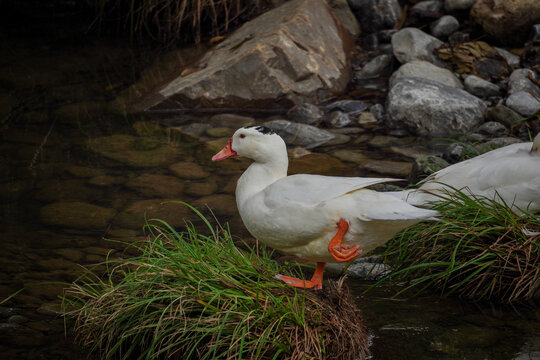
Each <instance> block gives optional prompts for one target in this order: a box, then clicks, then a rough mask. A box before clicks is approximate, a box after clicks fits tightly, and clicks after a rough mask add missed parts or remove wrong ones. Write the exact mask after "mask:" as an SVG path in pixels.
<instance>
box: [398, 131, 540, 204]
mask: <svg viewBox="0 0 540 360" xmlns="http://www.w3.org/2000/svg"><path fill="white" fill-rule="evenodd" d="M539 148H540V134H538V135H536V137H535V138H534V141H533V142H532V143H531V142H527V143H519V144H512V145H508V146H505V147H502V148H499V149H496V150H492V151H489V152H487V153H485V154H482V155H479V156H476V157H474V158H472V159H469V160H465V161H462V162H460V163H457V164H454V165H451V166H448V167H446V168H444V169H442V170H440V171H437V172H436V173H434V174H432V175H430V176H429V177H427V178H426V179H425V180H423V181H422V186H420V187H419V188H418V189H412V190H405V191H402V192H393V193H392V194H393V195H395V196H397V197H399V198H400V199H402V200H405V201H407V202H408V203H409V204H412V205H416V206H422V205H427V204H428V202H430V201H437V200H440V199H441V197H440V195H445V194H449V193H452V192H453V191H454V189H452V188H455V189H458V190H461V191H463V192H465V193H469V194H472V195H480V196H485V197H488V198H490V199H495V200H497V201H501V200H502V201H504V202H505V203H506V204H508V206H511V207H513V209H514V210H515V211H517V212H519V210H520V209H521V210H526V211H529V212H536V211H539V210H540V151H539V150H538V149H539ZM447 185H449V186H450V187H449V186H447ZM497 194H498V195H497Z"/></svg>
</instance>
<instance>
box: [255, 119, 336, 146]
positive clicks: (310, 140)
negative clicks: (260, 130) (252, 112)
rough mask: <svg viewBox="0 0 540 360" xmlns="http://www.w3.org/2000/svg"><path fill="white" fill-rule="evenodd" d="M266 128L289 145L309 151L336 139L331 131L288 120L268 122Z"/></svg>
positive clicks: (265, 124)
mask: <svg viewBox="0 0 540 360" xmlns="http://www.w3.org/2000/svg"><path fill="white" fill-rule="evenodd" d="M264 126H266V127H269V128H271V129H272V130H274V131H275V132H277V133H278V134H279V135H280V136H281V137H282V138H283V140H284V141H285V143H286V144H287V145H293V146H303V147H305V148H307V149H311V148H315V147H318V146H321V145H323V144H326V143H328V142H329V141H330V140H333V139H335V138H336V135H335V134H332V133H331V132H329V131H326V130H322V129H319V128H316V127H315V126H311V125H307V124H298V123H294V122H291V121H288V120H272V121H267V122H265V123H264Z"/></svg>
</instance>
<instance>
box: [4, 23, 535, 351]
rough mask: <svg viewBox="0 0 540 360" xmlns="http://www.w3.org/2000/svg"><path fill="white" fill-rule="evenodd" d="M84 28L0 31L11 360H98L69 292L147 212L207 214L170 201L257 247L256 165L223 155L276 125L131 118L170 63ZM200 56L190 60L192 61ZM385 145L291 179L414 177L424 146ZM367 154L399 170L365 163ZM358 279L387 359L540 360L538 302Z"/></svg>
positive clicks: (365, 143)
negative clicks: (413, 154)
mask: <svg viewBox="0 0 540 360" xmlns="http://www.w3.org/2000/svg"><path fill="white" fill-rule="evenodd" d="M70 26H71V27H70V28H69V29H70V30H66V28H63V27H60V26H58V24H56V26H54V27H52V28H43V27H38V28H33V29H32V28H31V27H30V28H20V27H19V28H13V29H10V31H5V32H3V33H2V34H1V35H0V39H1V41H0V50H1V53H2V54H3V56H2V58H1V60H0V119H1V121H2V123H1V125H2V128H1V134H0V136H1V139H2V141H1V144H0V199H1V201H2V207H1V217H0V227H1V230H0V233H1V234H0V236H1V238H0V241H1V246H2V251H1V252H0V301H2V299H6V298H7V297H9V296H10V295H11V294H14V293H16V292H17V291H19V290H21V289H24V290H23V291H21V292H20V293H18V294H17V295H16V296H14V297H12V298H10V299H8V300H6V301H4V302H3V303H2V304H1V305H0V354H2V356H1V358H2V359H73V358H76V357H78V356H87V351H86V350H85V349H84V348H82V347H80V346H79V345H77V344H76V343H75V341H74V337H73V334H72V332H71V328H70V324H67V325H65V324H64V321H63V319H62V318H61V317H60V316H59V308H58V304H59V300H58V298H59V296H61V294H62V291H63V288H64V287H65V284H66V283H69V282H71V281H73V280H74V279H75V278H76V277H77V276H78V275H79V274H81V272H82V271H83V268H84V267H85V266H91V265H92V264H96V263H99V262H101V261H103V260H105V258H106V257H115V256H121V255H122V254H123V250H125V247H126V245H125V244H126V243H130V242H134V241H138V240H140V239H141V238H142V237H143V232H142V225H143V222H144V218H145V215H146V216H147V217H150V218H151V217H157V218H163V219H165V220H167V221H168V222H170V223H171V224H172V225H176V226H181V225H182V224H183V221H184V220H183V219H184V218H191V219H192V218H193V215H192V214H190V213H189V212H187V210H186V209H185V208H183V207H182V206H179V205H173V204H168V205H162V203H163V202H164V201H166V200H182V201H186V202H189V203H191V204H194V205H196V206H198V207H199V208H201V209H205V205H208V206H209V207H210V208H212V210H213V212H214V214H215V215H216V217H217V218H218V219H219V220H220V221H221V222H226V221H228V222H229V223H230V224H231V229H232V232H233V234H234V235H236V236H241V237H246V238H247V237H249V234H248V233H247V232H246V230H245V229H244V228H243V226H242V223H241V220H240V219H239V217H238V215H237V211H236V205H235V201H234V186H235V181H236V179H237V178H238V176H239V175H240V174H241V172H242V171H243V169H245V168H246V167H247V165H248V162H247V161H245V160H230V161H228V162H223V163H217V164H215V163H212V162H211V161H210V157H211V155H212V154H213V153H215V152H216V151H217V150H218V149H220V148H221V146H223V144H224V142H226V139H227V137H228V136H229V135H230V134H231V133H232V131H234V129H235V128H236V127H238V126H240V125H244V124H248V123H252V122H256V123H260V122H262V121H264V120H265V119H264V118H262V117H257V116H253V117H245V116H236V115H220V114H210V115H208V114H207V115H206V116H193V115H190V116H186V115H175V116H174V117H169V118H168V119H160V120H157V119H155V118H152V117H151V116H149V115H137V116H128V117H124V116H122V115H119V113H118V106H116V105H114V104H115V103H113V102H112V101H113V100H114V99H115V97H116V96H117V95H118V94H120V93H122V91H123V90H124V89H126V88H127V87H128V86H129V85H131V84H132V83H134V82H135V81H137V79H139V77H140V75H141V72H142V71H143V70H144V69H145V68H146V67H147V66H148V64H150V63H151V62H152V60H153V59H154V58H155V56H156V54H155V53H153V52H151V51H144V50H141V49H137V50H135V49H133V48H132V47H130V46H129V45H128V44H127V43H125V42H114V41H106V40H94V39H90V38H87V37H86V36H84V35H83V34H84V28H81V29H78V30H77V29H74V28H73V27H72V24H70ZM38 30H39V31H38ZM197 52H198V51H196V50H189V51H188V50H186V54H188V55H186V58H187V59H189V58H190V56H191V57H192V56H194V55H193V54H196V53H197ZM186 61H188V60H186ZM113 105H114V106H113ZM244 115H245V114H244ZM199 123H209V124H211V127H209V128H206V127H204V126H203V125H196V124H199ZM160 124H161V125H160ZM164 124H165V125H164ZM194 124H195V125H194ZM230 124H234V125H230ZM188 134H191V135H192V136H189V135H188ZM381 135H384V134H383V133H381V132H380V131H379V130H377V129H367V130H363V133H362V134H360V135H353V137H354V139H355V140H353V141H351V142H349V143H348V144H345V145H340V146H331V147H325V148H322V149H321V150H317V151H316V152H315V153H313V154H310V155H307V156H303V157H297V158H295V159H293V160H292V163H291V172H312V173H322V174H331V175H348V176H358V175H362V176H365V175H379V176H380V175H381V173H385V172H386V173H387V174H390V175H397V174H399V172H400V171H403V168H405V169H408V167H407V166H409V165H410V163H411V159H410V158H407V157H405V156H403V154H404V153H406V151H403V148H405V147H406V146H407V145H408V144H409V145H410V144H416V139H410V138H400V139H398V140H397V141H398V145H399V146H402V147H403V148H402V149H401V151H400V150H399V149H398V150H396V149H395V148H394V149H392V148H391V147H390V146H389V143H388V138H386V137H384V136H381ZM411 148H412V147H411ZM344 150H347V151H349V152H347V151H344ZM351 150H354V151H355V152H353V153H351V152H350V151H351ZM359 154H360V155H359ZM400 154H401V155H400ZM362 155H363V156H364V157H368V158H371V159H377V160H394V161H396V162H393V163H384V162H380V163H379V167H376V166H371V167H362V166H360V165H359V162H361V161H359V160H358V158H359V157H361V156H362ZM291 157H294V153H293V152H291ZM362 161H363V160H362ZM385 165H386V166H388V169H387V171H386V170H384V169H381V166H382V167H384V166H385ZM392 166H393V167H394V168H392V169H390V168H391V167H392ZM372 171H378V172H377V173H375V172H372ZM206 213H208V211H206ZM348 283H349V286H350V288H351V291H353V293H354V294H356V296H357V301H358V306H359V307H360V308H361V309H362V310H363V312H364V316H365V318H366V322H367V326H368V327H369V329H370V333H371V340H372V346H371V349H372V352H373V358H374V359H501V360H503V359H504V360H506V359H534V358H540V322H539V321H538V320H539V317H540V313H539V312H538V311H537V310H536V309H535V308H534V307H533V306H530V307H528V306H521V307H519V308H512V309H509V308H501V307H497V306H492V305H489V304H482V305H475V304H470V303H467V302H464V301H460V300H458V299H445V298H443V299H441V298H439V297H436V296H427V297H417V298H413V299H405V298H397V299H394V298H392V295H393V294H394V290H393V289H391V288H387V287H381V288H378V289H376V290H375V291H372V292H369V293H368V294H366V295H364V294H363V290H365V289H366V288H367V287H368V286H369V285H370V284H369V283H367V282H361V281H358V280H349V281H348Z"/></svg>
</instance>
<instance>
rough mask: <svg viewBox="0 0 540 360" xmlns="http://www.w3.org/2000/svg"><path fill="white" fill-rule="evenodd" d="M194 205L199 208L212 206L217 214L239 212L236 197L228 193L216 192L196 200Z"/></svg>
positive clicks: (230, 214) (229, 214)
mask: <svg viewBox="0 0 540 360" xmlns="http://www.w3.org/2000/svg"><path fill="white" fill-rule="evenodd" d="M193 205H194V206H195V207H196V208H198V209H199V210H205V209H207V208H210V210H212V212H214V213H215V214H216V215H226V216H232V215H236V214H238V210H237V208H236V199H235V197H234V196H232V195H228V194H214V195H209V196H204V197H202V198H200V199H198V200H196V201H195V202H194V203H193Z"/></svg>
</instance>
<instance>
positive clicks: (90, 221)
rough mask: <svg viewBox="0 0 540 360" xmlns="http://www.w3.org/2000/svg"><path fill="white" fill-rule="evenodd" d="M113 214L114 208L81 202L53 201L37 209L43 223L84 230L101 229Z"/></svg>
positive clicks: (114, 213)
mask: <svg viewBox="0 0 540 360" xmlns="http://www.w3.org/2000/svg"><path fill="white" fill-rule="evenodd" d="M115 215H116V210H114V209H108V208H104V207H101V206H97V205H92V204H88V203H83V202H58V203H53V204H49V205H45V206H43V207H42V208H41V209H40V211H39V218H40V220H41V222H42V223H44V224H45V225H51V226H60V227H67V228H71V229H84V230H99V229H103V228H105V227H106V226H107V225H109V223H110V222H111V220H112V219H113V218H114V216H115Z"/></svg>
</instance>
